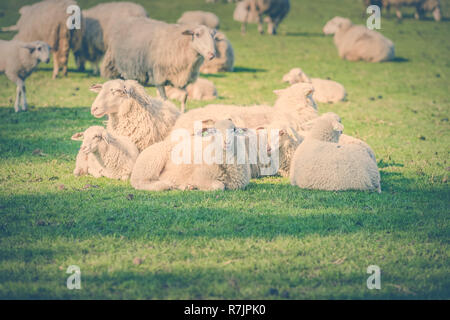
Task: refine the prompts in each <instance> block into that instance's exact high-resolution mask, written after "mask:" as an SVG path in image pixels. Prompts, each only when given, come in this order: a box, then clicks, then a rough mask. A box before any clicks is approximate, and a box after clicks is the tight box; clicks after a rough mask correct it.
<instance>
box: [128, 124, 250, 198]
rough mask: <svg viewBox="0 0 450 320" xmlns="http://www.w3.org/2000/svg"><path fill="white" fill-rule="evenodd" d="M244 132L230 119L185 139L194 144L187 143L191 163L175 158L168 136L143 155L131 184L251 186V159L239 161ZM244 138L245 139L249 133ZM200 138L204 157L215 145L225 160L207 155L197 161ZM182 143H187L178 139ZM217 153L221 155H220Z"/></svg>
mask: <svg viewBox="0 0 450 320" xmlns="http://www.w3.org/2000/svg"><path fill="white" fill-rule="evenodd" d="M216 132H220V133H221V137H220V136H216V135H215V133H216ZM241 135H242V129H240V128H236V127H235V126H234V124H233V122H232V121H230V120H221V121H218V122H216V123H215V124H214V127H213V128H203V129H202V130H201V131H200V132H199V133H196V134H195V135H192V136H190V137H188V139H187V140H183V141H184V142H185V143H186V141H188V143H190V146H189V145H187V149H189V150H190V151H191V153H190V155H189V157H188V158H187V160H188V161H186V162H188V163H186V162H181V163H179V162H178V161H175V154H176V151H174V150H175V143H174V142H172V141H170V140H168V139H166V140H164V141H163V142H160V143H157V144H154V145H152V146H150V147H149V148H147V149H145V150H144V151H143V152H142V153H141V154H140V155H139V157H138V159H137V161H136V164H135V166H134V169H133V173H132V175H131V185H132V186H133V187H134V188H136V189H139V190H149V191H161V190H169V189H181V190H185V189H190V190H192V189H198V190H204V191H213V190H225V189H232V190H234V189H242V188H244V187H245V186H247V185H248V183H249V181H250V174H251V172H250V166H249V164H248V160H246V159H243V160H244V161H242V162H243V164H240V162H239V151H238V149H239V144H238V143H237V141H236V140H237V139H238V138H239V136H241ZM216 137H220V138H221V139H216ZM242 138H243V139H245V135H242ZM196 140H197V141H199V142H200V145H201V146H202V150H203V154H202V155H203V156H204V155H205V152H204V151H205V150H206V148H210V147H211V146H214V147H215V151H216V152H217V150H219V153H220V154H221V156H222V160H223V161H211V162H210V163H208V162H206V161H207V160H206V159H204V158H203V159H201V161H199V163H198V162H197V163H195V155H194V154H195V145H196V144H197V143H196ZM180 143H183V142H178V144H180ZM219 143H220V144H219ZM217 144H218V146H219V149H217V147H216V146H217ZM244 149H245V147H244ZM215 155H216V156H217V157H220V155H219V154H215ZM230 155H231V156H232V157H231V161H230V158H229V156H230ZM245 157H247V155H245ZM225 159H227V160H225ZM210 160H211V159H210Z"/></svg>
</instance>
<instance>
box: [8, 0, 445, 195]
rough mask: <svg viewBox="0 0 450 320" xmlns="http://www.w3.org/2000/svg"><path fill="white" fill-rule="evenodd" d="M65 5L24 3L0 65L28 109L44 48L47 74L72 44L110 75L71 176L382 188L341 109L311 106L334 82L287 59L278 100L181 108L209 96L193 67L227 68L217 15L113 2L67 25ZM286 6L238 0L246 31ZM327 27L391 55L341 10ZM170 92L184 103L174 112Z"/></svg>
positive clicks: (372, 55)
mask: <svg viewBox="0 0 450 320" xmlns="http://www.w3.org/2000/svg"><path fill="white" fill-rule="evenodd" d="M207 2H215V1H207ZM371 2H372V3H375V2H380V3H379V4H380V5H383V6H384V7H386V8H389V6H395V7H396V9H397V10H398V9H399V7H400V4H401V3H403V4H407V5H415V6H416V7H417V10H418V16H419V17H420V16H422V15H423V12H424V11H431V12H433V15H434V17H435V18H436V20H439V19H440V8H439V2H438V1H437V0H396V1H394V0H389V1H388V0H383V1H371ZM376 4H378V3H376ZM71 5H76V2H75V1H74V0H44V1H41V2H38V3H36V4H33V5H30V6H25V7H22V8H21V9H20V11H19V12H20V14H21V17H20V19H19V21H18V22H17V24H16V25H14V26H11V27H8V28H4V30H7V31H11V30H13V31H18V32H17V34H16V36H15V37H14V39H13V40H11V41H0V72H4V73H5V74H6V76H7V77H8V78H9V79H10V80H11V81H14V82H15V83H16V84H17V94H16V101H15V106H14V108H15V111H16V112H18V111H20V108H19V106H21V108H22V110H26V108H27V102H26V96H25V79H26V78H27V77H28V76H29V75H30V74H31V72H32V71H33V70H34V69H35V68H36V67H37V65H38V64H39V62H41V61H43V62H48V61H49V59H50V53H52V55H53V64H54V68H53V78H56V77H57V75H58V73H59V71H60V69H62V72H63V74H64V75H65V74H67V61H68V55H69V51H70V50H72V51H73V53H74V56H75V60H76V63H77V66H78V68H79V69H80V70H84V68H85V63H86V62H90V63H91V64H92V66H93V70H94V72H95V73H100V74H101V75H102V76H103V77H105V78H109V79H112V80H109V81H107V82H105V83H103V84H96V85H93V86H92V87H91V91H94V92H96V93H97V97H96V99H95V101H94V102H93V104H92V107H91V114H92V115H93V116H94V117H97V118H101V117H104V116H105V115H106V116H107V118H108V120H107V125H106V128H104V127H101V126H93V127H90V128H88V129H87V130H85V131H84V132H80V133H76V134H74V135H73V136H72V139H73V140H82V141H83V142H82V145H81V148H80V150H79V153H78V155H77V159H76V168H75V170H74V174H75V175H76V176H79V175H84V174H89V175H92V176H94V177H102V176H104V177H108V178H111V179H123V180H127V179H130V181H131V185H132V186H133V187H134V188H136V189H141V190H152V191H160V190H169V189H182V190H186V189H187V190H193V189H198V190H224V189H240V188H244V187H245V186H246V185H247V184H248V183H249V181H250V179H252V178H258V177H261V176H265V175H276V174H279V175H282V176H285V177H289V178H290V181H291V183H292V184H293V185H297V186H299V187H300V188H308V189H321V190H349V189H352V190H373V191H378V192H381V187H380V174H379V171H378V167H377V163H376V159H375V154H374V152H373V150H372V149H371V148H370V147H369V146H368V145H367V144H366V143H365V142H363V141H361V140H359V139H356V138H354V137H351V136H348V135H345V134H343V133H342V131H343V126H342V124H341V119H340V117H339V116H338V115H337V114H335V113H326V114H323V115H319V113H318V110H317V105H316V103H315V101H318V102H328V103H334V102H338V101H341V100H344V99H345V98H346V91H345V88H344V87H343V86H342V85H341V84H339V83H337V82H334V81H331V80H324V79H317V78H309V77H308V76H307V75H306V74H305V73H304V72H303V71H302V70H301V69H300V68H294V69H292V70H291V71H290V72H288V73H287V74H286V75H285V76H284V77H283V79H282V80H283V81H285V82H288V83H289V84H290V87H288V88H286V89H281V90H275V91H274V93H275V94H276V95H277V100H276V102H275V105H274V106H251V107H243V106H234V105H217V104H216V105H214V104H211V105H207V106H205V107H203V108H198V109H194V110H190V111H188V112H186V113H184V110H185V104H186V100H187V99H188V98H190V99H199V100H208V99H214V98H216V97H217V90H216V88H215V86H214V84H213V83H212V82H211V81H208V80H206V79H202V78H199V77H198V76H199V73H200V72H202V73H216V72H224V71H228V72H231V71H233V67H234V50H233V47H232V45H231V42H230V41H229V40H228V39H227V37H226V36H225V34H223V33H221V32H219V31H217V30H216V29H218V28H219V26H220V21H219V18H218V17H217V16H216V15H214V14H213V13H209V12H202V11H189V12H185V13H184V14H183V15H182V16H181V17H180V19H179V20H178V22H177V24H169V23H166V22H163V21H157V20H154V19H151V18H149V17H148V15H147V12H146V10H145V9H144V8H143V7H142V6H140V5H137V4H134V3H130V2H111V3H103V4H99V5H97V6H95V7H93V8H91V9H88V10H83V11H82V12H81V16H80V19H81V20H80V21H81V28H80V29H70V28H68V26H67V18H68V14H67V11H66V10H67V8H68V6H71ZM289 9H290V3H289V0H244V1H240V2H238V3H237V5H236V10H235V12H234V18H235V20H237V21H240V22H242V32H245V30H246V24H247V23H258V30H259V31H260V32H261V33H263V27H262V26H263V22H267V23H268V33H269V34H276V29H277V27H278V25H279V23H280V22H281V21H282V20H283V19H284V18H285V16H286V15H287V13H288V12H289ZM419 13H420V14H419ZM50 17H51V18H50ZM438 18H439V19H438ZM323 32H324V33H325V34H326V35H329V34H333V35H334V43H335V45H336V47H337V50H338V54H339V56H340V57H341V58H342V59H347V60H350V61H356V60H363V61H368V62H382V61H387V60H392V59H393V58H394V56H395V51H394V44H393V42H392V41H391V40H389V39H387V38H385V37H384V36H383V35H381V34H380V33H379V32H376V31H373V30H369V29H367V28H366V27H364V26H359V25H353V24H352V22H351V21H350V20H349V19H346V18H342V17H335V18H333V19H332V20H330V21H329V22H328V23H327V24H326V25H325V26H324V28H323ZM100 62H101V65H100ZM145 84H149V85H153V86H156V88H157V91H158V95H159V97H151V96H149V95H148V94H147V93H146V91H145V89H144V87H143V85H145ZM168 98H171V99H178V100H180V102H181V111H179V110H178V109H177V108H176V107H175V105H174V104H173V103H172V102H170V101H169V100H168ZM198 124H200V127H199V128H198V127H196V126H198ZM180 130H184V131H183V132H187V133H188V137H187V139H185V141H184V143H185V144H186V148H187V149H188V150H187V151H189V152H188V158H189V159H187V160H188V161H184V162H183V163H178V162H177V161H175V159H174V154H175V152H176V150H177V148H178V145H177V143H176V142H175V141H174V135H175V134H176V133H179V132H180ZM274 130H275V131H274ZM273 132H275V133H276V135H273V134H272V133H273ZM198 141H200V145H201V146H202V148H203V149H205V148H206V149H208V148H210V147H211V146H213V147H214V148H216V149H214V150H215V154H216V155H218V154H222V153H223V154H226V155H227V157H228V156H231V157H229V158H227V161H225V162H224V161H222V162H217V163H209V162H204V161H203V162H202V161H200V162H199V161H196V160H195V159H194V158H195V157H196V156H197V153H198V152H196V151H195V148H194V146H195V145H196V143H198ZM217 145H219V146H220V147H219V149H217ZM186 148H185V149H186ZM203 149H202V150H203ZM185 151H186V150H185ZM242 152H243V159H244V161H241V160H242ZM185 160H186V159H185Z"/></svg>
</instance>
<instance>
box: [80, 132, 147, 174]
mask: <svg viewBox="0 0 450 320" xmlns="http://www.w3.org/2000/svg"><path fill="white" fill-rule="evenodd" d="M72 140H80V141H83V143H82V145H81V148H80V151H79V155H77V163H76V168H75V170H74V174H75V175H79V174H82V173H85V172H86V166H87V172H88V173H91V174H92V175H93V176H94V177H107V178H110V179H121V180H127V179H128V178H129V177H130V175H131V171H132V170H133V166H134V163H135V162H136V159H137V157H138V155H139V150H138V149H137V148H136V145H135V144H134V143H133V142H132V141H131V139H130V138H128V137H123V136H118V135H115V134H113V133H112V132H108V131H107V130H106V129H105V128H103V127H100V126H92V127H89V128H88V129H86V130H85V131H84V132H80V133H76V134H74V135H73V136H72ZM83 155H84V156H83ZM86 157H87V164H86V161H85V160H86ZM91 163H94V167H90V164H91Z"/></svg>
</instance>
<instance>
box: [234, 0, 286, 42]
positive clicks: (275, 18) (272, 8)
mask: <svg viewBox="0 0 450 320" xmlns="http://www.w3.org/2000/svg"><path fill="white" fill-rule="evenodd" d="M244 3H245V6H243V7H244V9H245V10H246V11H247V13H246V16H245V18H244V21H243V22H242V27H241V32H242V33H243V34H244V33H246V31H247V22H248V19H249V16H251V15H256V16H257V17H258V31H259V33H261V34H262V33H264V27H263V16H264V15H266V16H267V20H268V27H267V32H268V33H269V34H272V35H275V34H276V33H277V28H278V25H279V24H280V22H281V21H282V20H283V19H284V18H285V17H286V15H287V14H288V12H289V9H290V2H289V0H244Z"/></svg>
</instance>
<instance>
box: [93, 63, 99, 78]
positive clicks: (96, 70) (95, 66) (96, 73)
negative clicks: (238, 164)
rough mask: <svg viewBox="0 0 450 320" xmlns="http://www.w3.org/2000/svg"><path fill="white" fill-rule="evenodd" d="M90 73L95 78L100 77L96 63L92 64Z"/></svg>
mask: <svg viewBox="0 0 450 320" xmlns="http://www.w3.org/2000/svg"><path fill="white" fill-rule="evenodd" d="M92 73H93V74H94V75H96V76H98V75H100V66H99V63H98V62H93V63H92Z"/></svg>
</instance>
